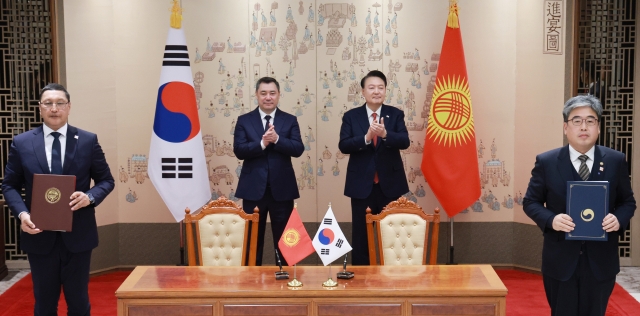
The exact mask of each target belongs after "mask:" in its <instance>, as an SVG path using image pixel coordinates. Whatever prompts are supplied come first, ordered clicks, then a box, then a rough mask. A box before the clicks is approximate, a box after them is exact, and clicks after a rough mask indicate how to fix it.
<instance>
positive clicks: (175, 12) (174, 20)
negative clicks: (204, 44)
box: [171, 0, 182, 29]
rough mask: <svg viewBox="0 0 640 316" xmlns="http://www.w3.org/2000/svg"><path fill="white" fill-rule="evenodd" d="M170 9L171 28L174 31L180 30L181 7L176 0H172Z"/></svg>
mask: <svg viewBox="0 0 640 316" xmlns="http://www.w3.org/2000/svg"><path fill="white" fill-rule="evenodd" d="M172 2H173V6H172V7H171V27H172V28H174V29H179V28H182V6H180V2H179V1H178V0H172Z"/></svg>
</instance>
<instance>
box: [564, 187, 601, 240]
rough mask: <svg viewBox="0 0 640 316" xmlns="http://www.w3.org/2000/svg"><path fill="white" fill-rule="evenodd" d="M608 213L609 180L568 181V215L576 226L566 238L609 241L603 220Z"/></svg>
mask: <svg viewBox="0 0 640 316" xmlns="http://www.w3.org/2000/svg"><path fill="white" fill-rule="evenodd" d="M608 213H609V182H608V181H567V215H569V216H571V219H573V223H575V224H576V226H575V227H574V230H573V231H572V232H570V233H566V237H565V239H567V240H593V241H607V237H608V236H607V232H606V231H604V229H602V221H603V220H604V217H605V216H607V214H608Z"/></svg>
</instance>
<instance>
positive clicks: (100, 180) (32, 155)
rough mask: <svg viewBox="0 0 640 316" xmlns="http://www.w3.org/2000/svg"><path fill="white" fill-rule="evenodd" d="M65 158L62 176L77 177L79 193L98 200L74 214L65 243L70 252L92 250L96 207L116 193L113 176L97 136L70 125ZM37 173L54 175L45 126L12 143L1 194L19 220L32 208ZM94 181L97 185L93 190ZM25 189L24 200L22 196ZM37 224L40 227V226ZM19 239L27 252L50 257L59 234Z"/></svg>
mask: <svg viewBox="0 0 640 316" xmlns="http://www.w3.org/2000/svg"><path fill="white" fill-rule="evenodd" d="M64 157H65V158H64V165H63V170H62V174H65V175H75V176H76V191H81V192H85V193H91V194H92V195H93V197H94V198H95V205H90V206H86V207H84V208H81V209H79V210H77V211H75V212H73V226H72V231H71V232H63V233H61V236H62V240H63V241H64V244H65V245H66V247H67V249H68V250H69V251H71V252H74V253H75V252H82V251H87V250H91V249H93V248H95V247H97V246H98V228H97V225H96V217H95V206H97V205H98V204H100V203H101V202H102V200H104V199H105V198H106V197H107V195H108V194H109V192H111V191H112V190H113V187H114V180H113V176H112V175H111V171H110V170H109V165H108V164H107V161H106V159H105V156H104V152H102V148H101V147H100V144H99V143H98V137H97V136H96V134H93V133H90V132H87V131H84V130H81V129H78V128H75V127H73V126H71V125H69V126H68V128H67V135H66V150H65V156H64ZM36 173H38V174H49V173H51V172H50V171H49V166H48V163H47V156H46V152H45V145H44V135H43V131H42V127H38V128H36V129H33V130H31V131H28V132H25V133H22V134H20V135H17V136H16V137H14V139H13V142H12V143H11V149H10V151H9V160H8V162H7V166H6V169H5V174H4V181H3V182H2V193H3V194H4V198H5V200H6V201H7V204H8V205H9V209H11V211H12V212H13V215H14V216H15V217H16V218H17V217H18V215H19V214H20V213H22V212H25V211H26V212H28V211H29V209H30V207H31V192H32V186H33V175H34V174H36ZM92 179H93V181H94V183H95V184H94V186H93V187H90V185H91V180H92ZM23 188H24V189H25V198H24V200H23V199H22V196H21V195H20V192H21V191H22V189H23ZM34 224H35V225H36V227H37V226H38V223H34ZM20 239H21V243H20V246H21V248H22V250H24V251H26V252H27V253H34V254H47V253H49V252H50V251H51V249H52V248H53V245H54V242H55V240H56V232H52V231H43V232H41V233H39V234H34V235H31V234H27V233H25V232H21V234H20Z"/></svg>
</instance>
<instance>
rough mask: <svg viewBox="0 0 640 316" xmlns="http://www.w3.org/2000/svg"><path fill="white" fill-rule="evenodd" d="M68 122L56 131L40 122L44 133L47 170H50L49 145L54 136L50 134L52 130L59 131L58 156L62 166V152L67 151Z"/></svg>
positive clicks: (51, 143)
mask: <svg viewBox="0 0 640 316" xmlns="http://www.w3.org/2000/svg"><path fill="white" fill-rule="evenodd" d="M68 127H69V124H64V126H62V127H60V128H59V129H58V130H57V131H54V130H53V129H51V127H49V126H47V125H46V124H42V133H43V134H44V150H45V152H46V153H47V164H48V165H49V172H51V147H52V146H53V140H54V139H55V137H53V135H51V133H52V132H58V133H60V136H59V137H58V139H59V140H60V158H61V160H62V161H61V163H62V166H64V154H65V153H66V152H67V151H66V149H67V128H68Z"/></svg>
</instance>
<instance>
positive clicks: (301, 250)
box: [278, 207, 314, 266]
mask: <svg viewBox="0 0 640 316" xmlns="http://www.w3.org/2000/svg"><path fill="white" fill-rule="evenodd" d="M278 248H280V252H282V256H283V257H284V259H285V260H287V264H288V265H289V266H292V265H294V264H296V263H298V262H300V261H301V260H302V259H304V258H306V257H307V256H308V255H310V254H312V253H313V252H314V248H313V245H312V244H311V237H309V234H308V233H307V230H306V229H304V225H303V224H302V220H301V219H300V214H298V208H297V207H294V208H293V212H291V216H289V221H288V222H287V226H286V227H285V228H284V233H283V234H282V237H280V241H278Z"/></svg>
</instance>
